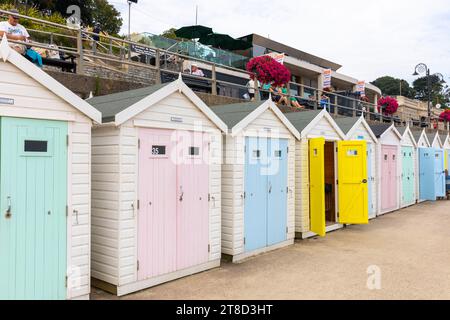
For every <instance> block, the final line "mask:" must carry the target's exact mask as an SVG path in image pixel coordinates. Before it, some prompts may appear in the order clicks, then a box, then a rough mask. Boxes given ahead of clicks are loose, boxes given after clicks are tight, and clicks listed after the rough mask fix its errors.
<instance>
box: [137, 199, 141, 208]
mask: <svg viewBox="0 0 450 320" xmlns="http://www.w3.org/2000/svg"><path fill="white" fill-rule="evenodd" d="M140 203H141V202H140V201H139V200H138V201H137V209H138V210H139V208H140Z"/></svg>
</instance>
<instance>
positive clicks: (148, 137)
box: [138, 129, 177, 280]
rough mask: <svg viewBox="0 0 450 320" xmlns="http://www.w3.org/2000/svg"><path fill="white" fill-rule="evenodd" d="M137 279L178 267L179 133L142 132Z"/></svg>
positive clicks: (166, 131) (161, 131)
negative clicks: (175, 157)
mask: <svg viewBox="0 0 450 320" xmlns="http://www.w3.org/2000/svg"><path fill="white" fill-rule="evenodd" d="M139 139H140V150H139V216H138V260H139V270H138V279H139V280H143V279H147V278H150V277H154V276H157V275H161V274H165V273H169V272H172V271H175V270H176V268H177V260H176V258H177V255H176V246H177V237H176V236H177V199H176V184H177V180H176V179H177V174H176V169H177V167H176V163H175V162H174V161H172V159H171V154H173V153H174V152H175V147H176V141H175V140H176V131H174V130H151V129H141V130H139Z"/></svg>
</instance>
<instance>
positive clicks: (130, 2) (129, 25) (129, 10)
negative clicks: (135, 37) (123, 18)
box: [128, 0, 138, 40]
mask: <svg viewBox="0 0 450 320" xmlns="http://www.w3.org/2000/svg"><path fill="white" fill-rule="evenodd" d="M132 3H136V4H137V3H138V0H128V40H131V4H132Z"/></svg>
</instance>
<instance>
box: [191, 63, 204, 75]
mask: <svg viewBox="0 0 450 320" xmlns="http://www.w3.org/2000/svg"><path fill="white" fill-rule="evenodd" d="M191 74H192V75H194V76H198V77H204V76H205V74H204V73H203V71H202V69H200V68H199V67H198V65H197V64H195V63H193V64H192V66H191Z"/></svg>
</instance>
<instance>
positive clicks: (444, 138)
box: [439, 133, 450, 146]
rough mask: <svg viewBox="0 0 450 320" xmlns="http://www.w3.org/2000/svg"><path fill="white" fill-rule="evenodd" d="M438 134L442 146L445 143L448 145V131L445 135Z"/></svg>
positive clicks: (449, 138) (449, 136) (449, 142)
mask: <svg viewBox="0 0 450 320" xmlns="http://www.w3.org/2000/svg"><path fill="white" fill-rule="evenodd" d="M439 136H440V138H441V142H442V146H445V144H449V145H450V134H449V133H447V135H445V134H441V135H439Z"/></svg>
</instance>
